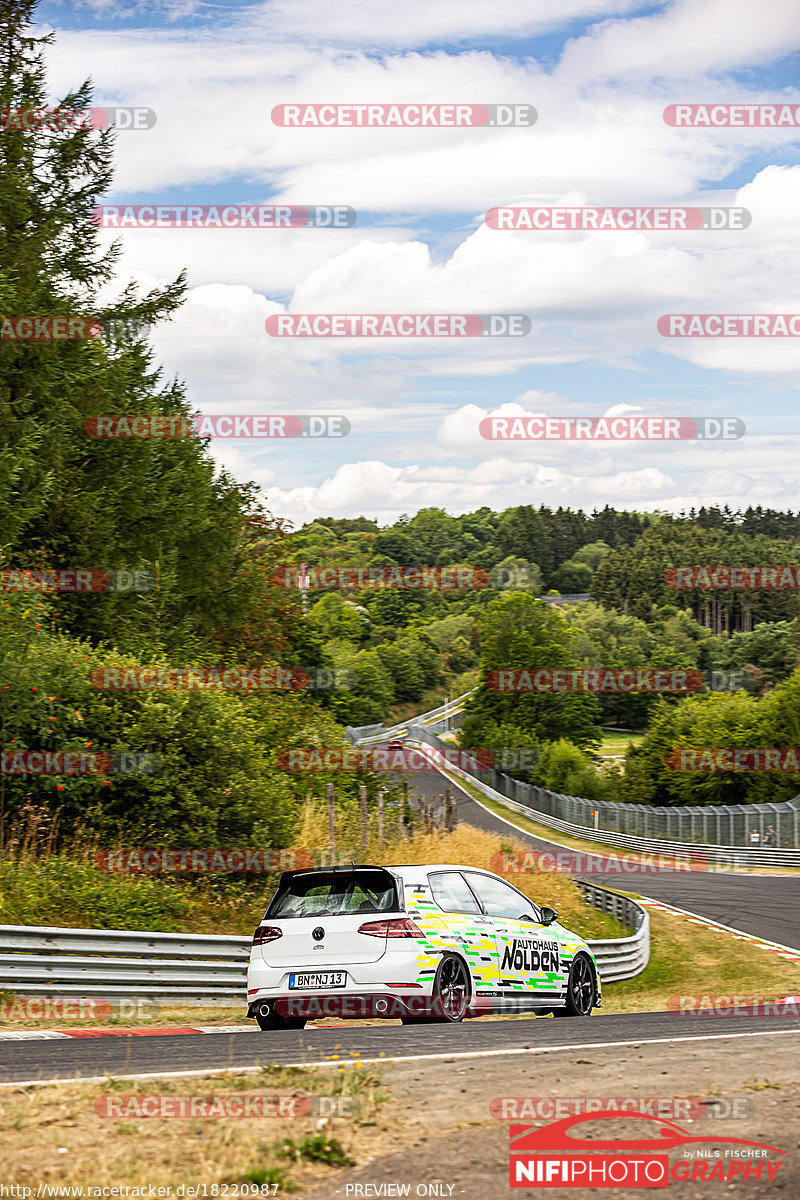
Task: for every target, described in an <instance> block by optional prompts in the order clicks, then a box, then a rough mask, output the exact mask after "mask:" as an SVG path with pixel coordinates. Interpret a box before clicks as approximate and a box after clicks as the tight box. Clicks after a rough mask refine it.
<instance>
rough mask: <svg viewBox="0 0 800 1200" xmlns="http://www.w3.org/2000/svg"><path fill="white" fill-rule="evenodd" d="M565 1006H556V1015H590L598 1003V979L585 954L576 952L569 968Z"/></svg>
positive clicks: (554, 1014) (554, 1011)
mask: <svg viewBox="0 0 800 1200" xmlns="http://www.w3.org/2000/svg"><path fill="white" fill-rule="evenodd" d="M566 1000H567V1002H566V1004H565V1006H564V1007H563V1008H554V1009H553V1016H554V1017H590V1016H591V1015H592V1009H593V1008H594V1006H595V1004H596V1003H597V980H596V979H595V977H594V969H593V967H592V964H591V963H590V962H589V959H588V958H587V957H586V955H585V954H576V955H575V957H574V958H573V960H572V966H571V967H570V969H569V978H568V979H567V997H566Z"/></svg>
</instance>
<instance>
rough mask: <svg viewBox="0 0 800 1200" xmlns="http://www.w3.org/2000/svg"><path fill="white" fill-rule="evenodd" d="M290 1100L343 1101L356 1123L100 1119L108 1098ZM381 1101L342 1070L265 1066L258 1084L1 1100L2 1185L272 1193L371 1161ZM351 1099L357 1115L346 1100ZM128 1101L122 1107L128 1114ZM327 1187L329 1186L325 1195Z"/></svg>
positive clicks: (123, 1086)
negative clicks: (242, 1186)
mask: <svg viewBox="0 0 800 1200" xmlns="http://www.w3.org/2000/svg"><path fill="white" fill-rule="evenodd" d="M234 1093H235V1094H237V1095H239V1096H241V1095H242V1094H247V1095H251V1094H258V1095H259V1098H262V1097H266V1096H271V1095H276V1094H287V1093H294V1094H298V1095H310V1096H315V1097H326V1098H330V1100H331V1101H337V1100H338V1099H339V1098H341V1097H344V1098H346V1100H347V1103H346V1105H345V1106H344V1107H345V1111H347V1110H348V1109H349V1110H350V1111H352V1110H354V1109H355V1108H356V1107H357V1108H358V1111H357V1113H355V1115H353V1116H343V1117H340V1116H333V1117H329V1118H328V1117H320V1116H319V1115H317V1114H313V1115H311V1116H308V1117H305V1116H304V1117H295V1118H280V1117H276V1118H271V1117H243V1118H233V1117H210V1116H209V1117H203V1118H200V1117H195V1118H192V1117H176V1118H162V1117H125V1118H124V1119H122V1120H120V1119H118V1118H115V1117H104V1116H101V1115H99V1114H98V1112H97V1111H96V1108H95V1105H96V1103H98V1102H100V1104H102V1103H103V1102H104V1098H105V1100H106V1101H107V1099H108V1098H109V1097H111V1098H115V1099H116V1100H117V1101H119V1100H120V1099H121V1098H122V1097H129V1096H132V1095H137V1096H143V1095H148V1096H169V1097H203V1098H208V1099H209V1100H211V1099H212V1098H213V1097H215V1096H218V1097H222V1096H230V1095H231V1094H234ZM385 1098H386V1096H385V1094H384V1092H383V1090H382V1088H381V1084H380V1080H379V1077H378V1075H377V1074H375V1073H373V1072H371V1071H370V1070H368V1069H367V1068H361V1067H349V1068H344V1067H343V1068H340V1069H339V1070H338V1071H336V1072H333V1071H330V1070H325V1071H314V1070H313V1068H309V1069H305V1068H302V1069H300V1068H290V1067H264V1068H262V1070H261V1071H260V1073H259V1074H258V1075H233V1074H232V1075H227V1076H222V1077H216V1078H210V1079H203V1080H198V1079H195V1080H191V1081H190V1080H175V1081H172V1080H168V1079H163V1080H149V1081H147V1082H146V1083H144V1082H141V1081H135V1080H124V1079H120V1080H114V1081H109V1082H108V1083H105V1084H97V1085H94V1084H81V1083H74V1084H57V1085H51V1086H48V1087H41V1088H21V1089H17V1090H6V1091H2V1092H0V1121H2V1124H3V1169H2V1175H3V1182H4V1183H6V1184H8V1183H15V1184H18V1185H28V1186H31V1185H32V1186H33V1187H34V1189H35V1188H36V1186H37V1185H38V1184H40V1183H50V1184H62V1185H64V1184H83V1185H84V1186H86V1185H92V1186H103V1185H111V1186H113V1185H117V1186H119V1185H123V1186H129V1187H137V1186H138V1187H140V1186H142V1185H143V1184H148V1185H149V1184H153V1185H158V1186H163V1185H167V1184H170V1185H172V1186H173V1187H174V1186H175V1185H176V1184H179V1183H192V1184H197V1183H205V1184H207V1185H208V1186H209V1187H210V1186H211V1185H212V1184H215V1183H218V1184H223V1183H229V1184H233V1183H246V1182H251V1183H252V1182H259V1183H274V1184H279V1185H280V1191H281V1192H286V1191H290V1190H294V1189H295V1188H296V1187H297V1186H298V1185H301V1184H303V1183H311V1182H318V1181H319V1180H320V1179H322V1178H325V1177H330V1176H332V1174H333V1172H334V1171H335V1170H336V1168H337V1166H344V1165H346V1163H347V1162H350V1161H352V1162H356V1163H358V1162H362V1161H364V1160H365V1159H367V1158H368V1157H369V1155H370V1145H371V1140H372V1139H371V1135H372V1133H373V1130H374V1129H375V1125H376V1117H377V1114H378V1111H379V1108H380V1105H381V1104H382V1103H383V1101H384V1100H385ZM355 1100H357V1101H358V1105H357V1106H356V1105H355V1104H354V1103H353V1102H354V1101H355ZM128 1103H129V1102H128V1101H127V1100H122V1104H123V1105H124V1106H125V1108H127V1105H128ZM331 1186H332V1187H333V1186H334V1185H331Z"/></svg>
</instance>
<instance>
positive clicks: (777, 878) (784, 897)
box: [409, 771, 800, 949]
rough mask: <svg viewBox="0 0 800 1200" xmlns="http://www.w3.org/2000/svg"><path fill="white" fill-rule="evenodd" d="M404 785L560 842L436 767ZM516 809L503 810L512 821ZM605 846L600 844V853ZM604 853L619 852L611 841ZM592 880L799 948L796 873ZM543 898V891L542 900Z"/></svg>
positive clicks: (504, 828)
mask: <svg viewBox="0 0 800 1200" xmlns="http://www.w3.org/2000/svg"><path fill="white" fill-rule="evenodd" d="M409 787H410V788H413V789H414V790H415V791H417V792H419V793H420V794H422V795H424V796H429V795H438V794H440V793H442V792H444V791H445V790H446V788H448V787H450V788H452V790H453V791H454V793H456V794H457V796H458V819H459V820H460V821H466V822H468V823H469V824H470V825H475V826H477V827H478V829H486V830H489V831H490V832H491V833H509V832H514V836H515V837H518V838H519V839H520V840H521V841H523V842H529V843H530V845H531V846H532V847H535V848H536V849H537V850H548V849H549V850H559V849H563V847H561V846H558V845H556V844H555V843H553V842H548V841H546V840H545V839H543V838H537V837H534V836H533V835H532V834H529V833H525V832H524V831H522V830H520V831H518V832H515V831H510V830H509V827H508V825H507V824H506V823H505V822H504V821H503V820H501V819H500V818H499V817H496V816H495V814H494V813H493V812H491V811H490V810H489V809H487V808H484V807H483V806H482V805H481V804H478V803H476V801H475V800H473V799H472V797H471V796H468V795H467V793H466V792H464V791H462V789H461V788H459V787H456V786H455V785H454V784H451V783H450V782H449V780H446V779H444V778H443V777H442V776H441V775H439V774H438V772H435V771H418V772H414V773H412V774H411V775H410V777H409ZM515 819H516V813H514V811H513V810H512V809H509V810H508V820H509V821H510V822H511V823H512V824H513V822H514V821H515ZM604 849H605V848H602V847H601V848H599V849H598V853H603V852H604ZM607 850H608V853H609V854H613V853H615V852H616V853H619V851H615V848H614V847H613V846H609V847H608V848H607ZM581 878H582V879H587V880H589V881H590V882H591V883H597V884H600V885H602V886H604V887H609V888H615V889H616V890H618V891H623V892H632V893H634V894H636V895H640V896H645V897H647V898H649V899H651V900H661V901H662V902H663V903H664V904H674V905H675V906H676V907H677V908H685V909H689V910H690V911H691V912H695V913H699V914H700V915H701V916H704V917H709V918H710V919H711V920H712V921H720V922H721V923H722V924H723V925H730V926H731V928H732V929H741V930H742V932H744V933H752V934H755V935H756V936H757V937H759V936H760V937H764V938H768V939H769V940H770V941H773V942H780V943H781V944H782V945H784V946H793V947H795V948H797V949H800V874H798V875H739V874H735V873H733V872H730V871H693V872H690V873H686V874H683V873H680V874H669V875H667V874H664V875H628V876H621V875H620V874H618V873H617V872H612V873H610V874H597V875H582V876H581ZM546 902H547V898H546V897H545V896H543V897H542V903H546Z"/></svg>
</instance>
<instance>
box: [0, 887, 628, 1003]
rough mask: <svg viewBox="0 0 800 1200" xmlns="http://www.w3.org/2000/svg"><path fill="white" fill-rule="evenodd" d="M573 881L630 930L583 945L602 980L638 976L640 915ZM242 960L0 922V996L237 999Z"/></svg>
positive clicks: (230, 950)
mask: <svg viewBox="0 0 800 1200" xmlns="http://www.w3.org/2000/svg"><path fill="white" fill-rule="evenodd" d="M580 886H581V888H582V890H583V892H584V896H585V898H586V900H587V902H588V903H590V904H593V905H594V906H595V907H596V908H600V909H603V911H605V912H610V913H612V914H613V915H614V916H616V917H617V919H618V920H619V921H620V922H621V923H622V924H623V925H626V926H628V927H629V928H633V929H635V931H636V932H635V933H634V934H633V935H632V936H631V937H627V938H618V939H611V940H600V941H593V942H589V945H590V946H591V948H592V951H593V953H594V954H595V956H596V958H597V966H598V970H599V971H600V977H601V979H602V980H603V982H604V983H613V982H615V981H617V980H621V979H630V978H631V977H632V976H633V975H638V974H639V972H640V971H643V970H644V968H645V967H646V966H647V962H648V959H649V957H650V920H649V917H648V915H647V913H646V912H645V910H644V909H643V908H641V907H640V906H639V905H637V904H635V903H634V901H632V900H629V899H628V898H627V897H626V896H620V895H618V894H617V893H615V892H610V891H607V890H606V889H605V888H598V887H595V886H594V885H592V884H582V885H580ZM249 958H250V938H247V937H236V936H227V935H226V936H222V935H220V936H213V935H205V934H188V933H147V932H140V931H130V930H125V929H61V928H57V927H55V928H54V927H50V926H38V925H0V993H2V992H10V993H13V994H15V995H21V996H82V997H86V998H89V997H91V996H103V997H105V998H107V999H109V1000H139V999H149V1000H171V1001H174V1002H176V1003H182V1004H197V1003H202V1002H204V1001H205V1002H207V1003H208V1002H211V1003H214V1002H218V1001H220V1000H229V1001H231V1002H237V1001H239V1002H241V1003H242V1004H244V1003H245V1002H246V999H247V963H248V960H249Z"/></svg>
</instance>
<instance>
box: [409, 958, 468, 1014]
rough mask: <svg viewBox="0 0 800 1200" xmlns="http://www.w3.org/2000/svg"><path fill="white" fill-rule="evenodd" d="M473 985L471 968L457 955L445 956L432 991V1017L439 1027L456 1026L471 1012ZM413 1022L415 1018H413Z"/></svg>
mask: <svg viewBox="0 0 800 1200" xmlns="http://www.w3.org/2000/svg"><path fill="white" fill-rule="evenodd" d="M471 990H472V989H471V985H470V977H469V968H468V967H467V964H466V963H465V962H464V960H463V958H459V956H458V955H457V954H443V955H442V960H441V962H440V963H439V966H438V967H437V968H436V975H435V976H434V979H433V988H432V989H431V1010H432V1011H431V1016H430V1017H428V1018H427V1020H429V1021H431V1022H434V1023H436V1024H438V1025H456V1024H458V1022H459V1021H463V1020H464V1017H465V1016H466V1015H467V1012H468V1010H469V1002H470V994H471ZM412 1021H413V1018H412Z"/></svg>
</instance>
